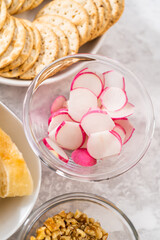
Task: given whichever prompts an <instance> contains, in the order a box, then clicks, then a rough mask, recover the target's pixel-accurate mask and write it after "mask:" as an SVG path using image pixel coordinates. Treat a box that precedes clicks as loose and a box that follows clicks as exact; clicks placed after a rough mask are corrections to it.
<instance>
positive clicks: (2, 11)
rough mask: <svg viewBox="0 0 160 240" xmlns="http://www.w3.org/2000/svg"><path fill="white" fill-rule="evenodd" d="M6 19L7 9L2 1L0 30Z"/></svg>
mask: <svg viewBox="0 0 160 240" xmlns="http://www.w3.org/2000/svg"><path fill="white" fill-rule="evenodd" d="M6 18H7V8H6V4H5V2H4V1H3V0H0V30H1V28H2V27H3V25H4V24H5V21H6Z"/></svg>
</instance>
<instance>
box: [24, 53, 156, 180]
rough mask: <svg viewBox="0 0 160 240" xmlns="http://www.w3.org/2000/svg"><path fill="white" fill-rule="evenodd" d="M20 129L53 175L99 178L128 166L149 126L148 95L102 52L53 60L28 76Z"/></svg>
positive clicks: (144, 144)
mask: <svg viewBox="0 0 160 240" xmlns="http://www.w3.org/2000/svg"><path fill="white" fill-rule="evenodd" d="M24 128H25V133H26V136H27V139H28V141H29V143H30V144H31V146H32V148H33V150H34V151H35V153H36V154H37V155H38V156H39V157H40V159H41V160H42V161H43V162H44V163H45V164H46V165H47V166H48V167H49V168H51V169H53V170H55V171H56V172H57V173H58V174H60V175H62V176H66V177H69V178H74V179H77V180H84V181H100V180H105V179H110V178H113V177H115V176H118V175H120V174H122V173H124V172H126V171H128V170H129V169H130V168H132V167H133V166H134V165H135V164H136V163H137V162H138V161H139V160H140V159H141V158H142V157H143V155H144V154H145V152H146V151H147V149H148V147H149V144H150V142H151V138H152V135H153V131H154V113H153V107H152V103H151V100H150V97H149V95H148V93H147V91H146V90H145V87H144V86H143V84H142V83H141V82H140V81H139V79H138V78H137V77H136V76H135V75H134V74H133V73H132V72H130V71H129V70H128V69H126V68H125V67H123V66H122V65H121V64H120V63H118V62H116V61H114V60H112V59H108V58H106V57H103V56H98V55H90V54H77V55H73V56H67V57H64V58H62V59H59V60H57V61H55V62H53V63H52V64H50V65H49V66H48V67H46V68H45V69H44V70H43V71H41V72H40V74H39V75H38V76H37V77H36V78H35V79H34V80H33V82H32V83H31V85H30V87H29V88H28V91H27V93H26V97H25V100H24Z"/></svg>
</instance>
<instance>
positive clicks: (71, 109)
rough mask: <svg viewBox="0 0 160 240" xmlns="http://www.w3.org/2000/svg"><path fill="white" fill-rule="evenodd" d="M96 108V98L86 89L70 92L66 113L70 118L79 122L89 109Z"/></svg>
mask: <svg viewBox="0 0 160 240" xmlns="http://www.w3.org/2000/svg"><path fill="white" fill-rule="evenodd" d="M96 107H97V97H96V95H95V94H94V93H92V92H91V91H90V90H88V89H86V88H76V89H74V90H72V91H71V92H70V98H69V101H68V113H69V115H70V116H71V118H72V119H73V120H75V121H77V122H80V120H81V118H82V117H83V115H84V114H85V113H87V112H88V110H89V109H90V108H96Z"/></svg>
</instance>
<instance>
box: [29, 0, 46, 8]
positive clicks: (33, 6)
mask: <svg viewBox="0 0 160 240" xmlns="http://www.w3.org/2000/svg"><path fill="white" fill-rule="evenodd" d="M43 1H44V0H35V1H34V3H33V4H32V5H31V7H30V10H31V9H33V8H36V7H38V6H39V5H40V4H41V3H42V2H43Z"/></svg>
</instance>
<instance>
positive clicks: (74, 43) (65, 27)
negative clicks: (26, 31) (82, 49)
mask: <svg viewBox="0 0 160 240" xmlns="http://www.w3.org/2000/svg"><path fill="white" fill-rule="evenodd" d="M36 20H37V19H36ZM38 20H39V21H42V22H46V23H51V24H54V25H56V26H58V27H60V28H61V30H62V31H63V32H64V33H65V35H66V37H67V38H68V43H69V50H68V54H75V53H77V52H78V49H79V34H78V30H77V28H76V27H75V25H74V24H73V23H72V22H71V21H69V20H68V19H66V18H64V17H61V16H58V15H44V16H42V17H39V18H38Z"/></svg>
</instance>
